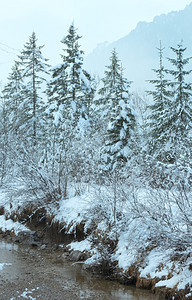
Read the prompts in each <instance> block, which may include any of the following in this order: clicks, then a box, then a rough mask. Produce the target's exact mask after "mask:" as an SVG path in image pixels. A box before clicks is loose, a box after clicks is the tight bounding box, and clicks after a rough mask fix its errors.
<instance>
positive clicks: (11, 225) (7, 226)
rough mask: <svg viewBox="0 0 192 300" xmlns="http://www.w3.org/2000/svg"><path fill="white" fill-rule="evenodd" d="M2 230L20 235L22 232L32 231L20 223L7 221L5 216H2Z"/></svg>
mask: <svg viewBox="0 0 192 300" xmlns="http://www.w3.org/2000/svg"><path fill="white" fill-rule="evenodd" d="M0 230H2V231H3V232H6V231H11V232H14V233H15V235H18V233H19V232H21V231H30V230H29V229H28V228H27V227H26V226H24V225H22V224H21V223H19V222H13V221H12V220H11V219H8V220H6V218H5V216H4V215H3V216H0Z"/></svg>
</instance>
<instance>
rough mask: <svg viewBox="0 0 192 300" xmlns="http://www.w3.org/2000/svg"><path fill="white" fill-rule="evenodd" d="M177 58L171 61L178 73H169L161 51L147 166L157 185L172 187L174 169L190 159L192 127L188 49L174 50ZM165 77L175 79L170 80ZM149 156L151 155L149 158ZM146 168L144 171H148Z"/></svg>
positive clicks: (149, 126)
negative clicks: (187, 67) (185, 56)
mask: <svg viewBox="0 0 192 300" xmlns="http://www.w3.org/2000/svg"><path fill="white" fill-rule="evenodd" d="M171 49H172V50H173V52H174V53H175V54H176V58H175V59H172V58H169V61H170V62H171V63H172V64H173V65H174V66H175V70H166V69H165V68H164V66H163V64H162V51H163V49H162V48H161V47H160V49H159V57H160V66H159V69H156V70H154V71H155V72H156V74H157V79H155V80H150V82H151V83H152V84H154V85H155V90H154V91H151V92H148V93H149V94H150V95H152V97H153V100H154V104H153V105H151V106H150V107H149V109H150V115H149V118H148V124H147V125H148V126H147V127H148V137H147V142H148V147H147V148H148V149H147V153H145V157H146V158H147V160H146V163H145V166H146V167H147V166H148V171H149V174H148V177H149V178H150V177H151V180H152V179H153V180H152V181H153V183H155V184H157V185H161V184H163V186H165V184H166V183H167V184H170V183H171V181H172V179H171V180H170V177H172V175H171V174H172V172H173V169H174V168H175V166H174V165H175V164H177V163H178V162H179V161H181V160H183V162H184V161H186V158H187V157H189V156H190V139H189V134H190V130H191V129H190V128H191V127H190V123H191V116H192V114H191V84H188V83H186V82H185V76H186V75H189V74H190V73H191V70H190V71H185V65H186V64H188V62H189V60H190V58H187V59H185V58H184V57H183V54H184V51H185V50H186V49H185V48H182V45H181V44H179V45H178V48H171ZM166 73H168V74H170V75H171V76H173V81H171V80H167V79H166V77H165V75H166ZM146 154H149V156H147V155H146ZM146 167H145V169H146Z"/></svg>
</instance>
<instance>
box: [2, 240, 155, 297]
mask: <svg viewBox="0 0 192 300" xmlns="http://www.w3.org/2000/svg"><path fill="white" fill-rule="evenodd" d="M2 263H7V264H6V265H4V267H3V269H2V270H1V268H0V300H17V299H42V300H44V299H46V300H52V299H54V300H80V299H85V300H126V299H128V300H157V299H158V298H157V297H156V296H154V295H153V294H150V292H148V291H145V290H138V289H135V288H133V287H127V286H124V285H120V284H118V283H116V282H111V281H105V280H101V279H97V278H95V277H94V276H92V275H91V274H90V273H88V272H86V271H84V270H83V269H82V264H77V263H76V264H73V263H71V262H69V261H67V260H66V259H64V258H63V256H62V252H61V251H58V250H57V251H48V250H38V249H33V248H24V247H18V246H16V245H14V244H9V243H6V242H3V241H0V267H1V266H2V265H1V264H2Z"/></svg>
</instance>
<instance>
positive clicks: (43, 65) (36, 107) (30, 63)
mask: <svg viewBox="0 0 192 300" xmlns="http://www.w3.org/2000/svg"><path fill="white" fill-rule="evenodd" d="M43 47H44V46H37V38H36V34H35V32H33V33H32V35H31V36H30V37H29V41H28V42H27V43H26V44H25V45H24V49H23V50H22V51H21V54H20V55H19V59H20V61H19V67H20V69H21V71H22V77H23V78H24V80H25V84H26V86H27V90H28V93H27V94H26V95H25V107H26V110H27V111H28V116H27V119H26V120H25V123H24V124H23V125H24V126H26V128H27V129H26V131H27V132H28V137H30V140H31V142H32V144H33V146H34V147H35V148H37V145H38V143H40V140H41V139H42V138H43V124H42V117H41V116H42V109H43V106H44V104H43V101H42V93H41V89H42V85H43V82H46V79H45V78H46V74H48V67H49V66H48V64H47V59H45V58H44V57H43V56H42V51H41V50H42V48H43Z"/></svg>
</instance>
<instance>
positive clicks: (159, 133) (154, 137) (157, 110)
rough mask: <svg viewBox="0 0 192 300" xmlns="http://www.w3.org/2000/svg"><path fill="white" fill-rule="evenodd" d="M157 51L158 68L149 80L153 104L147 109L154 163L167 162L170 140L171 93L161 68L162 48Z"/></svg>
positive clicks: (150, 147)
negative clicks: (151, 85)
mask: <svg viewBox="0 0 192 300" xmlns="http://www.w3.org/2000/svg"><path fill="white" fill-rule="evenodd" d="M158 51H159V68H158V69H153V71H154V72H155V73H156V77H157V78H156V79H153V80H149V82H150V83H151V84H153V85H154V88H155V89H154V90H153V91H148V94H149V95H151V96H152V98H153V104H152V105H150V106H149V107H148V108H149V110H150V113H149V117H148V122H147V127H148V137H147V143H148V153H149V154H150V155H151V156H152V157H153V158H154V160H155V161H162V162H169V160H170V157H169V153H168V152H167V151H166V148H167V143H169V139H170V132H169V126H170V109H171V102H172V98H171V96H173V95H172V93H171V92H170V90H168V87H169V80H168V79H167V78H166V69H165V68H164V66H163V48H162V47H161V44H160V48H158Z"/></svg>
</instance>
